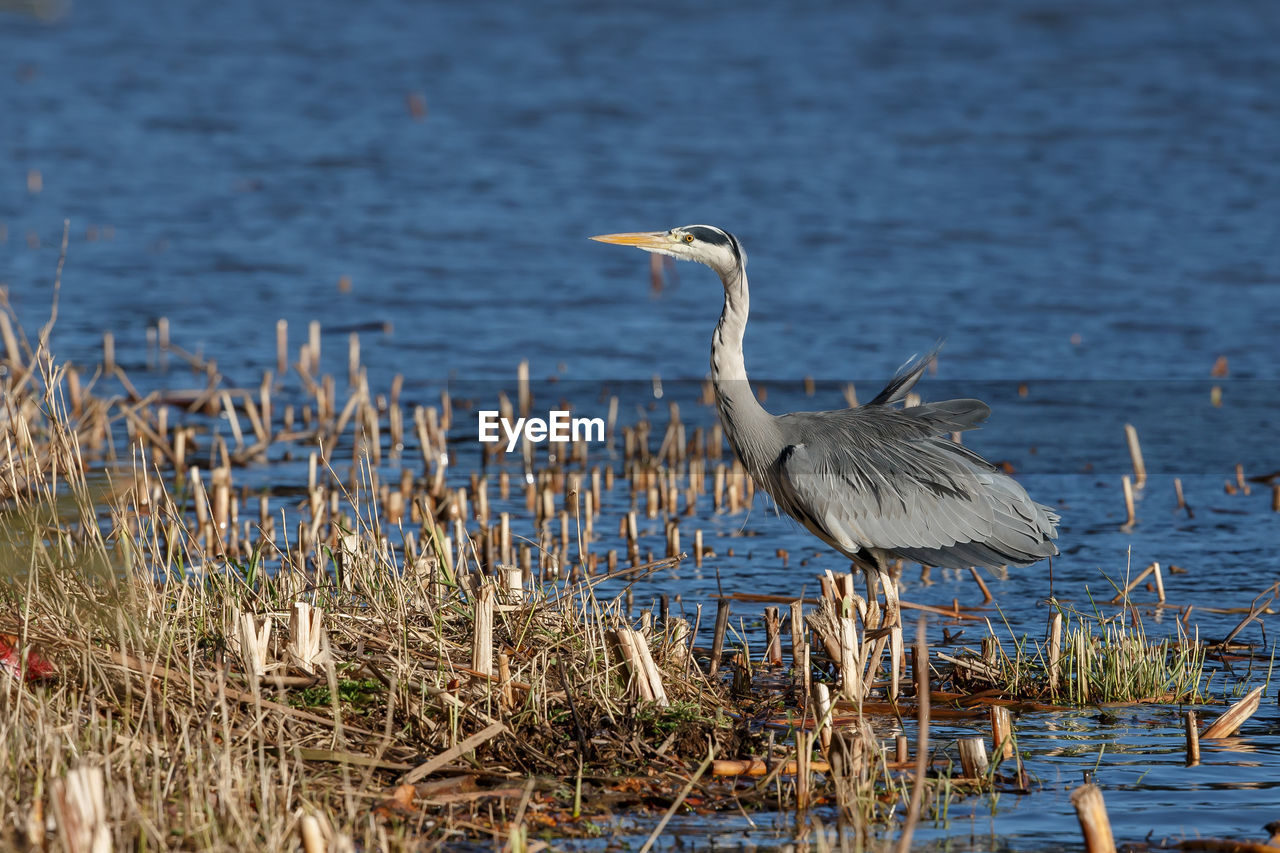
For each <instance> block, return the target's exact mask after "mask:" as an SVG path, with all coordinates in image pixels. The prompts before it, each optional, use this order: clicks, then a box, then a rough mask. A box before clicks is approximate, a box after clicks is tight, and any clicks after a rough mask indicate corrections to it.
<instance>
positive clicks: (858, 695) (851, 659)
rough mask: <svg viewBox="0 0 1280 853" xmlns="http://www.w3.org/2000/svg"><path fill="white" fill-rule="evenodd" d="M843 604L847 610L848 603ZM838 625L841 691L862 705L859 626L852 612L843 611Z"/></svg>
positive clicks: (843, 607)
mask: <svg viewBox="0 0 1280 853" xmlns="http://www.w3.org/2000/svg"><path fill="white" fill-rule="evenodd" d="M845 601H846V604H843V605H842V606H841V610H847V609H848V605H847V601H848V599H846V600H845ZM837 625H838V627H839V630H840V692H841V694H842V695H843V696H844V698H846V699H848V700H850V701H853V702H857V703H858V706H859V707H861V706H862V698H863V686H862V659H861V655H860V654H859V653H860V651H861V644H860V643H859V642H858V627H857V626H856V625H855V624H854V622H853V616H852V614H848V615H846V614H844V613H842V614H841V615H840V616H839V617H837Z"/></svg>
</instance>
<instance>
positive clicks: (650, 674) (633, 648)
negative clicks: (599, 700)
mask: <svg viewBox="0 0 1280 853" xmlns="http://www.w3.org/2000/svg"><path fill="white" fill-rule="evenodd" d="M614 637H615V638H616V640H617V643H618V649H619V651H620V652H621V653H622V660H623V662H624V663H626V665H627V670H628V672H629V673H630V676H631V683H632V684H633V685H634V687H635V692H636V696H637V697H638V698H639V699H641V700H643V701H646V702H656V703H658V705H659V706H661V707H663V708H665V707H667V706H668V705H670V704H671V703H670V701H669V700H668V699H667V692H666V690H665V689H664V688H663V686H662V676H661V673H659V672H658V667H657V666H656V665H655V664H654V662H653V656H652V654H651V653H650V651H649V643H648V641H647V640H645V638H644V634H642V633H640V632H639V631H637V630H635V629H634V628H630V627H627V626H625V625H622V626H619V627H618V628H616V629H615V630H614Z"/></svg>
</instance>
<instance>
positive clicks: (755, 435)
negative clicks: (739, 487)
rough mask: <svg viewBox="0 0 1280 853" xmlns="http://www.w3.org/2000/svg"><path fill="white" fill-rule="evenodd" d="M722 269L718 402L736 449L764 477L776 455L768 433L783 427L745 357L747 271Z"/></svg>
mask: <svg viewBox="0 0 1280 853" xmlns="http://www.w3.org/2000/svg"><path fill="white" fill-rule="evenodd" d="M716 272H717V273H719V275H720V280H721V281H722V282H723V283H724V310H723V311H721V313H720V322H719V323H718V324H717V325H716V331H715V334H714V335H712V338H711V385H712V387H713V388H714V389H715V395H716V408H717V409H719V411H720V423H721V424H723V425H724V431H725V436H726V437H727V438H728V439H729V444H730V445H731V446H732V447H733V449H734V452H736V453H737V454H738V458H739V459H741V460H742V463H743V465H745V466H746V468H747V470H748V472H750V473H751V475H752V476H754V477H755V478H756V481H757V482H763V481H764V479H765V477H764V473H765V470H766V469H767V468H768V466H770V465H772V464H773V461H774V460H772V459H769V458H768V453H767V452H766V451H765V449H764V448H766V447H768V446H770V442H769V441H768V440H767V439H768V438H769V437H771V436H773V435H774V434H775V433H776V432H777V427H776V426H775V424H774V422H773V415H771V414H769V413H768V412H766V411H765V410H764V407H762V406H761V405H760V403H759V401H758V400H757V399H756V395H755V392H754V391H753V390H752V388H751V383H750V381H749V380H748V379H747V365H746V361H745V360H744V359H743V357H742V338H743V335H744V334H745V333H746V330H747V314H748V312H749V310H750V307H751V296H750V293H749V291H748V290H747V273H746V270H744V269H743V268H742V266H741V265H737V266H735V267H733V268H732V269H729V270H719V269H717V270H716ZM776 440H780V438H778V439H775V441H776Z"/></svg>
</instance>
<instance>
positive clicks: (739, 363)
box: [592, 225, 1058, 615]
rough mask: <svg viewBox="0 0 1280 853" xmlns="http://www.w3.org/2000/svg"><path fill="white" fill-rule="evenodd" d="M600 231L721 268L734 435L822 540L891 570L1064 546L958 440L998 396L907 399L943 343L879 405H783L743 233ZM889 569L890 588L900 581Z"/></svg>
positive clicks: (725, 368) (766, 482)
mask: <svg viewBox="0 0 1280 853" xmlns="http://www.w3.org/2000/svg"><path fill="white" fill-rule="evenodd" d="M592 239H593V240H599V241H602V242H606V243H617V244H621V245H630V246H636V247H638V248H641V249H644V250H646V251H649V252H656V253H658V254H663V255H669V256H671V257H675V258H678V259H681V260H690V261H697V262H699V263H703V264H706V265H707V266H709V267H711V268H712V269H713V270H715V271H716V273H717V274H718V275H719V276H720V280H721V282H722V283H723V284H724V310H723V311H722V312H721V314H720V322H719V323H718V324H717V325H716V330H715V333H714V335H713V336H712V343H711V381H712V385H713V386H714V388H715V397H716V407H717V408H718V410H719V413H720V420H721V423H722V424H723V425H724V431H725V435H726V436H727V437H728V439H729V443H730V444H731V445H732V446H733V450H734V452H735V453H737V455H738V458H739V459H740V460H742V464H743V465H744V466H745V468H746V469H747V471H748V472H749V473H750V475H751V477H752V479H754V480H755V482H756V484H757V485H758V486H759V487H760V488H762V489H763V490H764V491H765V492H767V493H768V494H769V495H770V496H771V497H772V498H773V499H774V501H776V502H777V505H778V506H779V508H781V509H782V511H784V512H786V513H787V514H788V515H790V516H791V517H792V518H794V519H796V520H797V521H798V522H800V523H801V524H803V525H804V526H805V527H806V528H807V529H808V530H809V531H810V532H812V533H813V534H814V535H815V536H817V537H818V538H819V539H821V540H822V541H823V542H826V543H827V544H828V545H830V546H831V547H832V548H835V549H836V550H837V551H839V552H840V553H842V554H844V555H845V556H847V557H849V558H850V559H852V560H853V561H854V562H855V563H857V564H858V565H860V566H862V567H863V568H864V569H867V570H869V571H871V572H874V573H877V574H880V575H886V576H887V575H888V564H889V562H890V561H892V560H893V559H895V558H902V559H906V560H910V561H913V562H918V563H921V564H923V565H928V566H942V567H952V568H966V567H970V566H986V567H996V566H1003V565H1015V566H1028V565H1031V564H1032V563H1035V562H1037V561H1038V560H1041V559H1043V558H1045V557H1048V556H1052V555H1055V554H1057V553H1058V549H1057V548H1056V547H1055V545H1054V542H1053V540H1054V539H1055V538H1056V537H1057V521H1058V516H1057V514H1056V513H1054V512H1053V510H1051V509H1050V508H1049V507H1046V506H1044V505H1042V504H1039V503H1036V502H1035V501H1033V500H1032V499H1031V498H1030V497H1029V496H1028V495H1027V493H1026V490H1024V489H1023V488H1022V486H1021V485H1019V484H1018V483H1017V482H1016V481H1015V480H1013V479H1012V478H1011V477H1009V476H1008V475H1006V474H1005V473H1004V472H1003V471H1001V470H1000V469H998V468H997V467H996V466H994V465H992V464H991V463H990V462H988V461H987V460H985V459H983V458H982V457H981V456H979V455H978V454H976V453H974V452H973V451H971V450H969V449H967V448H965V447H963V446H962V445H960V444H957V443H956V442H954V441H951V440H950V435H951V434H952V433H954V432H961V431H964V430H969V429H974V428H975V427H977V426H978V425H979V424H980V423H981V422H982V421H984V420H985V419H986V418H987V416H988V415H990V413H991V410H990V409H989V408H988V407H987V405H986V404H985V403H983V402H981V401H979V400H968V399H962V400H946V401H943V402H938V403H925V404H922V405H916V406H902V405H899V404H901V403H902V402H903V400H904V398H905V397H906V395H907V392H908V391H910V390H911V388H912V386H914V385H915V383H916V382H917V381H918V380H919V378H920V376H921V374H922V373H923V372H924V369H925V367H926V365H927V364H928V362H929V360H930V358H931V357H932V355H933V353H930V354H928V355H926V356H925V357H923V358H920V359H916V360H914V361H912V362H910V363H908V364H907V365H906V366H904V368H903V369H902V370H900V371H899V372H898V374H897V375H896V376H895V377H894V378H893V379H892V380H891V381H890V383H889V384H888V386H887V387H886V388H885V389H884V390H883V391H881V392H880V394H879V395H877V396H876V397H875V399H873V400H871V401H870V402H869V403H867V404H866V405H863V406H856V407H853V408H848V409H839V410H834V411H825V412H795V413H792V414H785V415H772V414H770V413H769V412H767V411H765V409H764V407H762V406H761V405H760V403H759V401H758V399H757V398H756V395H755V393H754V391H753V390H752V388H751V384H750V382H749V380H748V379H747V370H746V362H745V360H744V358H743V353H742V340H743V335H744V334H745V332H746V327H747V315H748V311H749V308H750V293H749V291H748V288H747V274H746V254H745V252H743V250H742V246H741V244H739V242H738V240H737V238H735V237H734V236H733V235H732V234H729V233H728V232H726V231H723V230H721V229H719V228H715V227H713V226H710V225H686V226H684V227H681V228H673V229H671V230H669V231H653V232H642V233H629V234H607V235H602V236H599V237H593V238H592ZM885 579H886V580H887V583H886V584H885V592H886V597H888V596H889V595H890V592H891V589H892V588H893V587H895V585H896V584H895V581H894V580H893V579H892V578H890V577H886V578H885ZM893 592H894V593H896V590H893ZM894 598H895V599H896V595H894ZM891 604H893V602H891ZM892 609H894V610H896V607H893V608H892ZM895 615H896V614H895Z"/></svg>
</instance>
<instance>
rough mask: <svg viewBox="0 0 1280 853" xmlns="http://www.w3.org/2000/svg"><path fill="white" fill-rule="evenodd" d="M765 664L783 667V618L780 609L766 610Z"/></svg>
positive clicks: (770, 608) (771, 608) (769, 608)
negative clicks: (779, 612)
mask: <svg viewBox="0 0 1280 853" xmlns="http://www.w3.org/2000/svg"><path fill="white" fill-rule="evenodd" d="M764 637H765V653H764V662H765V663H767V664H768V665H769V666H782V617H781V616H779V615H778V608H776V607H766V608H765V609H764Z"/></svg>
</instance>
